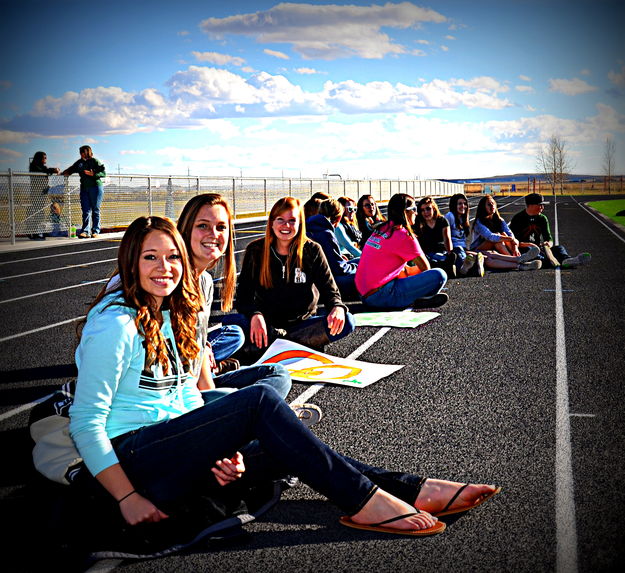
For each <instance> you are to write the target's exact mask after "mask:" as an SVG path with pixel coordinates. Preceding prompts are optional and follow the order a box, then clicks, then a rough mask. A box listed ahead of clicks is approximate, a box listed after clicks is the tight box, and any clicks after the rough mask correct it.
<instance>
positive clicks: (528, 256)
mask: <svg viewBox="0 0 625 573" xmlns="http://www.w3.org/2000/svg"><path fill="white" fill-rule="evenodd" d="M538 255H540V249H539V248H538V247H537V246H536V245H532V246H531V247H530V248H529V250H527V251H526V252H525V253H523V254H522V255H521V256H520V257H519V261H518V262H519V263H527V261H531V260H532V259H535V258H536V257H537V256H538Z"/></svg>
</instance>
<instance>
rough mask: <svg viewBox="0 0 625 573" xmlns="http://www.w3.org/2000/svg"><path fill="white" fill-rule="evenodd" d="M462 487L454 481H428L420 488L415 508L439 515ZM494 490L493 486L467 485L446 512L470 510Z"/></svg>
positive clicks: (495, 488) (461, 484)
mask: <svg viewBox="0 0 625 573" xmlns="http://www.w3.org/2000/svg"><path fill="white" fill-rule="evenodd" d="M463 485H465V484H463V483H459V482H455V481H447V480H439V479H428V480H426V481H425V483H424V484H423V486H422V487H421V491H420V492H419V495H418V496H417V500H416V502H415V507H416V508H418V509H420V510H422V511H427V512H429V513H432V514H437V513H440V512H441V511H443V510H444V509H445V508H446V506H447V504H448V503H449V501H450V500H451V499H452V498H453V497H454V495H456V493H457V492H458V490H459V489H460V488H461V487H462V486H463ZM496 490H497V487H496V486H494V485H486V484H474V483H471V484H468V485H467V487H465V488H464V490H462V492H460V495H458V497H457V498H456V499H455V500H454V501H453V503H452V504H451V506H450V507H448V508H447V510H455V511H457V512H460V511H464V510H468V509H471V508H473V507H475V506H476V505H479V503H480V501H481V500H483V499H484V498H486V497H488V496H490V495H492V494H493V493H494V492H495V491H496Z"/></svg>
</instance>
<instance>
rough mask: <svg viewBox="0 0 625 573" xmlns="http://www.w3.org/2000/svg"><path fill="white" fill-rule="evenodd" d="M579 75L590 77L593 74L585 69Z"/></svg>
mask: <svg viewBox="0 0 625 573" xmlns="http://www.w3.org/2000/svg"><path fill="white" fill-rule="evenodd" d="M579 73H580V75H582V76H590V75H591V74H592V72H591V71H590V70H589V69H588V68H584V69H583V70H580V72H579Z"/></svg>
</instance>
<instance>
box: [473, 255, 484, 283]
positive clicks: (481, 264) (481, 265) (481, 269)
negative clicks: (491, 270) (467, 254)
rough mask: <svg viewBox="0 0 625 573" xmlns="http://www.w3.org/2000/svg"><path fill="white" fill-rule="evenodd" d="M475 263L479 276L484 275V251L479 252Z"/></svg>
mask: <svg viewBox="0 0 625 573" xmlns="http://www.w3.org/2000/svg"><path fill="white" fill-rule="evenodd" d="M475 265H476V267H477V276H478V277H483V276H484V274H485V272H486V271H485V270H484V255H483V254H482V253H478V254H477V261H475Z"/></svg>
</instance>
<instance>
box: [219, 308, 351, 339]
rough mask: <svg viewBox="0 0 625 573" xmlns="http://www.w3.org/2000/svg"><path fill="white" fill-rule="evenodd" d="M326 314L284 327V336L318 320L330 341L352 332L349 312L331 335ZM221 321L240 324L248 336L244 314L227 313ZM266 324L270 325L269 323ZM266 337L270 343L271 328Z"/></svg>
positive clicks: (248, 322)
mask: <svg viewBox="0 0 625 573" xmlns="http://www.w3.org/2000/svg"><path fill="white" fill-rule="evenodd" d="M326 316H327V315H326V314H325V312H322V313H320V314H317V315H315V316H311V317H310V318H307V319H306V320H301V321H299V322H297V323H295V324H294V325H293V326H292V327H290V328H287V329H286V332H287V336H286V337H287V338H288V337H289V333H291V332H296V331H301V330H304V329H306V328H311V327H313V326H316V324H317V323H318V322H323V326H324V328H325V331H326V334H327V336H328V339H329V340H330V342H334V341H336V340H340V339H341V338H344V337H345V336H347V335H349V334H351V333H352V332H354V329H355V328H356V320H355V319H354V316H353V315H352V314H351V313H350V312H347V311H345V326H343V330H341V332H339V333H338V334H334V335H331V334H330V329H329V328H328V322H327V318H326ZM221 322H222V324H236V325H237V326H240V327H241V328H242V329H243V332H245V334H246V336H248V337H249V332H250V318H248V317H247V316H245V315H244V314H227V315H225V316H224V317H223V318H222V319H221ZM267 326H268V327H270V325H269V324H268V325H267ZM268 337H269V344H270V345H271V343H272V342H273V341H274V340H275V336H272V333H271V329H270V330H269V332H268Z"/></svg>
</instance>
